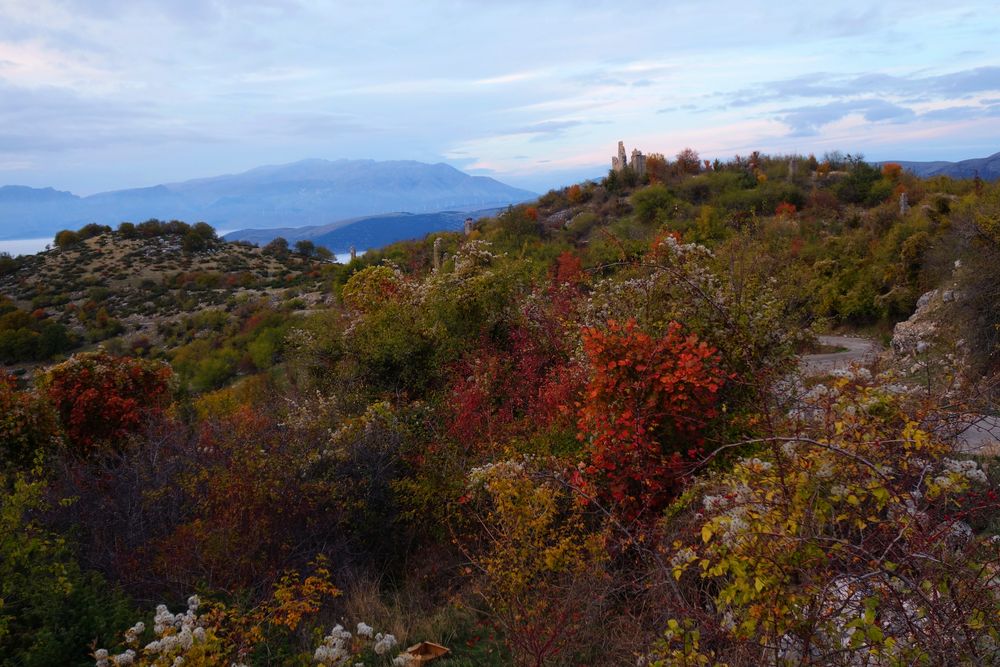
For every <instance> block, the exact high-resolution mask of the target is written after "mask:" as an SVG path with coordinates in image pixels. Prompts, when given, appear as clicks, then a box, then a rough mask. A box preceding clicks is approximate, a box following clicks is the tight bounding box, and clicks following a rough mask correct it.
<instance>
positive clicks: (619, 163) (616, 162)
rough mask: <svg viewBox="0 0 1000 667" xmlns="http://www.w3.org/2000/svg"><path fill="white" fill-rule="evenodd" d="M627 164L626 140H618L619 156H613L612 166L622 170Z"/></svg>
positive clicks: (616, 169)
mask: <svg viewBox="0 0 1000 667" xmlns="http://www.w3.org/2000/svg"><path fill="white" fill-rule="evenodd" d="M626 165H627V161H626V157H625V142H624V141H619V142H618V157H613V158H611V168H612V169H614V170H615V171H621V170H622V169H624V168H625V167H626Z"/></svg>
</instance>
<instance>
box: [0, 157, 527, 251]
mask: <svg viewBox="0 0 1000 667" xmlns="http://www.w3.org/2000/svg"><path fill="white" fill-rule="evenodd" d="M535 196H536V195H534V194H533V193H531V192H528V191H526V190H520V189H517V188H512V187H510V186H507V185H504V184H503V183H500V182H499V181H497V180H495V179H492V178H486V177H483V176H470V175H468V174H465V173H462V172H461V171H458V170H457V169H455V168H453V167H450V166H448V165H446V164H425V163H422V162H414V161H387V162H377V161H374V160H336V161H328V160H302V161H300V162H294V163H291V164H285V165H274V166H266V167H258V168H256V169H251V170H250V171H247V172H243V173H240V174H231V175H225V176H216V177H211V178H200V179H195V180H190V181H183V182H179V183H168V184H163V185H156V186H152V187H147V188H136V189H131V190H118V191H113V192H102V193H98V194H94V195H90V196H87V197H78V196H76V195H73V194H71V193H68V192H59V191H56V190H53V189H51V188H46V189H35V188H26V187H20V186H5V187H3V188H0V235H2V236H3V237H4V238H29V237H41V236H48V235H51V234H54V233H55V232H57V231H58V230H60V229H64V228H71V229H75V228H77V227H80V226H82V225H83V224H86V223H90V222H96V223H99V224H107V225H117V224H118V223H119V222H121V221H123V220H131V221H135V222H139V221H142V220H146V219H149V218H160V219H164V220H171V219H177V220H190V221H195V220H200V221H205V222H208V223H209V224H211V225H213V226H214V227H216V228H219V229H226V228H228V229H232V228H239V229H242V228H246V227H257V228H260V227H282V226H287V225H288V223H289V222H292V221H294V223H295V224H296V225H325V224H331V223H334V222H336V221H339V220H347V219H350V218H357V217H360V216H367V215H374V214H381V213H388V212H392V211H410V212H413V213H427V212H435V211H444V210H459V211H464V210H478V209H484V208H491V207H499V206H506V205H507V204H512V203H518V202H522V201H525V200H528V199H532V198H534V197H535Z"/></svg>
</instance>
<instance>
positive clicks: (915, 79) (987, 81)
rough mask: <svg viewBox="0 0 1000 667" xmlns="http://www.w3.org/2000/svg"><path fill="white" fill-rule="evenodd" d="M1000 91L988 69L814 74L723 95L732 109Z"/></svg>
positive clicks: (997, 72)
mask: <svg viewBox="0 0 1000 667" xmlns="http://www.w3.org/2000/svg"><path fill="white" fill-rule="evenodd" d="M990 91H1000V67H993V66H984V67H976V68H972V69H966V70H959V71H957V72H949V73H947V74H939V75H920V74H912V75H909V76H897V75H892V74H885V73H882V72H867V73H861V74H857V73H855V74H832V73H829V72H813V73H810V74H803V75H800V76H796V77H794V78H789V79H779V80H775V81H766V82H763V83H760V84H757V85H755V86H752V87H750V88H744V89H741V90H738V91H736V92H734V93H728V94H723V95H722V97H723V98H724V99H725V103H726V104H728V105H729V106H734V107H741V106H751V105H755V104H761V103H764V102H770V101H775V100H787V99H790V98H796V97H802V98H809V97H851V96H857V95H879V96H898V97H910V96H915V95H916V96H920V97H954V96H962V95H972V94H975V93H984V92H990Z"/></svg>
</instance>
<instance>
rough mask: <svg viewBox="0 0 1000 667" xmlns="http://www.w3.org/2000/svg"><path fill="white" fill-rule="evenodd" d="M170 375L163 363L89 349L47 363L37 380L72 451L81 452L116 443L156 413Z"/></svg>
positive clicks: (167, 393) (161, 405)
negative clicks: (53, 364) (61, 426)
mask: <svg viewBox="0 0 1000 667" xmlns="http://www.w3.org/2000/svg"><path fill="white" fill-rule="evenodd" d="M172 375H173V373H172V371H171V370H170V367H169V366H167V365H166V364H162V363H159V362H153V361H146V360H142V359H134V358H131V357H114V356H111V355H109V354H107V353H105V352H93V353H88V354H78V355H75V356H74V357H73V358H72V359H70V360H69V361H66V362H64V363H61V364H59V365H57V366H54V367H52V368H51V369H49V371H48V372H47V373H46V375H45V377H44V378H43V382H42V385H43V387H44V391H45V394H46V396H47V397H48V399H49V401H50V402H51V403H52V405H53V406H54V407H55V410H56V412H57V413H58V415H59V418H60V420H61V422H62V424H63V428H64V429H65V432H66V439H67V441H68V443H69V445H70V447H71V449H72V451H73V452H75V453H76V454H77V455H80V456H86V455H89V454H92V453H95V452H97V451H99V450H100V449H101V448H103V447H111V448H116V447H117V446H118V445H119V444H120V443H119V441H120V440H121V439H122V438H124V437H126V436H127V435H129V434H130V433H135V432H137V431H138V430H139V429H140V427H141V426H142V425H143V422H144V420H145V419H146V418H147V417H149V416H150V415H153V414H156V413H159V412H161V411H162V410H163V409H164V408H165V407H166V405H167V403H168V401H169V399H170V379H171V377H172Z"/></svg>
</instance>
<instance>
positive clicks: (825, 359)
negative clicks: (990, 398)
mask: <svg viewBox="0 0 1000 667" xmlns="http://www.w3.org/2000/svg"><path fill="white" fill-rule="evenodd" d="M816 338H818V339H819V342H821V343H823V344H824V345H830V346H833V347H842V348H845V349H844V351H843V352H825V353H823V354H804V355H802V372H803V373H805V374H806V375H812V374H816V373H822V372H825V371H832V370H833V369H835V368H845V367H846V366H849V365H851V364H852V363H854V362H856V361H865V360H867V359H870V358H873V357H874V356H875V355H877V354H878V353H879V352H880V351H881V350H882V346H881V345H879V344H878V343H876V342H875V341H873V340H869V339H867V338H857V337H855V336H817V337H816Z"/></svg>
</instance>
